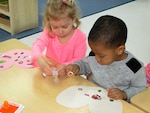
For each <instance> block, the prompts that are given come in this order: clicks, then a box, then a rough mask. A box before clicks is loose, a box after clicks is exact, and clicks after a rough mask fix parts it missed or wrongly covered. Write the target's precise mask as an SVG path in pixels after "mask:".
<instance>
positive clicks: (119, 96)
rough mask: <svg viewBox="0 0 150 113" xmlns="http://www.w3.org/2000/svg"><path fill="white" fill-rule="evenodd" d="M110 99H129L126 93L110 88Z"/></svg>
mask: <svg viewBox="0 0 150 113" xmlns="http://www.w3.org/2000/svg"><path fill="white" fill-rule="evenodd" d="M107 91H108V97H110V98H112V99H115V100H117V99H123V100H126V99H127V95H126V93H125V92H124V91H122V90H120V89H118V88H108V89H107Z"/></svg>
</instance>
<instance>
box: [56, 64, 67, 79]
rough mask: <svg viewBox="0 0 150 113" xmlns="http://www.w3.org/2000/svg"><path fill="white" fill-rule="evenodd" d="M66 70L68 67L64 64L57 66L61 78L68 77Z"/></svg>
mask: <svg viewBox="0 0 150 113" xmlns="http://www.w3.org/2000/svg"><path fill="white" fill-rule="evenodd" d="M65 68H66V65H64V64H60V65H58V66H57V71H58V75H59V76H64V75H66V72H65Z"/></svg>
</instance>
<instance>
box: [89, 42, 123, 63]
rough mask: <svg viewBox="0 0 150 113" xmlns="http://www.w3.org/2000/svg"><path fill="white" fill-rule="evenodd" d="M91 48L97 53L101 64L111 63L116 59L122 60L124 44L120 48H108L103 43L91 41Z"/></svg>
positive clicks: (96, 55)
mask: <svg viewBox="0 0 150 113" xmlns="http://www.w3.org/2000/svg"><path fill="white" fill-rule="evenodd" d="M89 46H90V48H91V50H92V51H93V52H94V53H95V58H96V60H97V62H98V63H99V64H101V65H109V64H111V63H113V62H114V61H118V60H121V57H122V56H121V55H122V53H123V51H124V46H120V47H118V48H107V47H106V46H105V45H103V44H101V43H97V42H95V43H93V42H91V41H89Z"/></svg>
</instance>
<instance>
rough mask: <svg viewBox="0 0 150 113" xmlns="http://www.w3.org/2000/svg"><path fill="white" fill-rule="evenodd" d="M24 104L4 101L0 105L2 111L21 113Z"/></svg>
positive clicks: (2, 112) (4, 112) (0, 112)
mask: <svg viewBox="0 0 150 113" xmlns="http://www.w3.org/2000/svg"><path fill="white" fill-rule="evenodd" d="M23 108H24V106H23V105H21V104H17V103H13V102H8V101H4V103H3V104H1V105H0V113H20V112H21V111H22V110H23Z"/></svg>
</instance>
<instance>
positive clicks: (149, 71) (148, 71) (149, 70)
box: [145, 63, 150, 86]
mask: <svg viewBox="0 0 150 113" xmlns="http://www.w3.org/2000/svg"><path fill="white" fill-rule="evenodd" d="M145 68H146V79H147V84H148V86H150V63H148V64H147V66H146V67H145Z"/></svg>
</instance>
